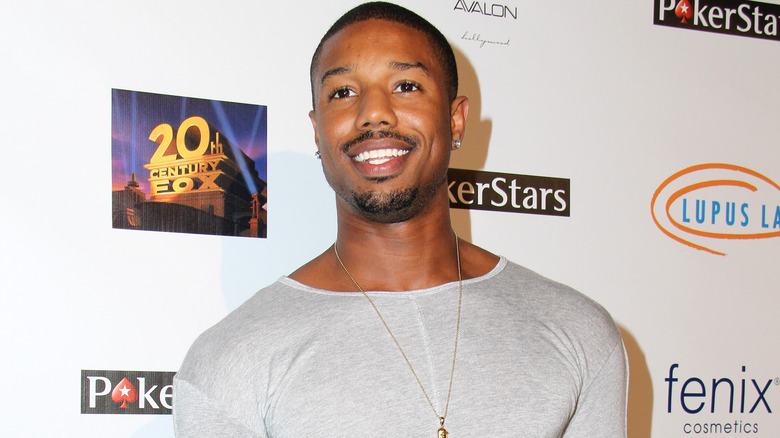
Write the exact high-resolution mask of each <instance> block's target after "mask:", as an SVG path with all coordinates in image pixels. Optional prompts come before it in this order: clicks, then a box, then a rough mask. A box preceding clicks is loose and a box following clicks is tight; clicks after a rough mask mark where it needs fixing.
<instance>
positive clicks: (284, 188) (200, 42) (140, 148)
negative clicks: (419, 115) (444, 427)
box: [0, 0, 780, 438]
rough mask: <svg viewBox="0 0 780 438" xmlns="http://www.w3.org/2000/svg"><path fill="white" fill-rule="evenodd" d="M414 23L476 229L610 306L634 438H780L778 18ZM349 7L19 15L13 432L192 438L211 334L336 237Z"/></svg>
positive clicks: (456, 16) (518, 3) (184, 6)
mask: <svg viewBox="0 0 780 438" xmlns="http://www.w3.org/2000/svg"><path fill="white" fill-rule="evenodd" d="M401 3H402V4H403V5H404V6H407V7H410V8H411V9H413V10H415V11H417V12H418V13H420V14H421V15H423V16H424V17H426V18H428V19H430V20H431V21H432V22H433V23H434V24H435V25H436V26H438V27H439V28H440V29H441V30H442V32H443V33H444V35H445V36H446V37H447V38H448V39H449V40H450V42H451V43H452V45H453V47H454V48H455V52H456V56H457V58H458V62H459V69H460V76H461V90H460V92H461V94H465V95H467V96H469V98H470V100H471V113H470V119H469V122H468V127H467V132H466V137H465V139H464V145H463V148H462V149H460V150H459V151H457V152H455V153H454V156H453V159H452V163H451V167H452V169H451V171H450V181H449V195H450V203H451V206H452V217H453V223H454V226H455V229H456V231H457V232H458V234H460V235H461V236H463V237H464V238H466V239H468V240H470V241H472V242H474V243H476V244H478V245H480V246H483V247H485V248H487V249H489V250H491V251H493V252H495V253H498V254H502V255H505V256H507V257H508V258H509V259H511V260H514V261H516V262H518V263H520V264H523V265H525V266H527V267H529V268H531V269H533V270H536V271H538V272H540V273H541V274H543V275H545V276H548V277H551V278H554V279H556V280H559V281H561V282H564V283H567V284H569V285H571V286H573V287H575V288H577V289H579V290H580V291H582V292H584V293H585V294H587V295H589V296H591V297H592V298H594V299H596V300H597V301H599V302H600V303H602V304H603V305H604V306H605V307H606V308H607V309H608V310H609V311H610V312H611V313H612V315H613V317H614V318H615V320H616V322H617V323H618V325H619V326H620V329H621V330H622V332H623V338H624V341H625V344H626V347H627V350H628V354H629V362H630V367H631V377H630V379H631V380H630V400H629V436H630V437H631V438H649V437H651V436H652V437H664V438H666V437H688V436H692V437H694V436H696V437H708V436H718V437H722V436H735V437H737V436H738V437H753V436H756V437H766V438H770V437H777V436H780V417H777V416H778V415H780V352H779V351H778V347H777V345H778V341H777V336H778V333H780V323H779V322H778V321H780V318H778V317H777V313H778V311H779V307H780V297H779V296H778V289H779V288H778V282H777V272H778V262H780V186H779V185H778V184H779V183H780V160H779V159H778V150H780V149H779V148H778V146H780V123H779V122H778V120H779V119H780V117H779V116H780V87H779V86H778V84H777V78H778V77H780V36H779V35H778V34H779V33H780V29H778V21H779V20H780V5H778V4H777V3H779V2H774V3H767V2H754V1H748V0H634V1H630V2H629V1H618V0H609V1H562V0H546V1H536V0H500V1H490V2H477V1H470V0H435V1H412V0H404V1H402V2H401ZM355 4H356V2H354V1H351V0H334V1H330V2H328V3H327V4H323V3H322V2H318V1H314V0H297V1H293V2H254V3H248V2H230V1H229V2H181V1H176V2H162V3H161V2H102V3H99V2H53V1H45V2H27V3H23V2H22V3H19V2H17V3H15V4H7V5H5V6H4V7H3V13H2V14H0V33H2V39H3V44H2V49H0V53H1V54H2V64H3V71H4V75H3V77H4V80H3V81H2V85H0V87H2V90H3V92H2V97H3V98H2V105H0V121H1V123H2V125H1V126H2V128H3V129H2V138H3V141H2V143H3V157H4V158H3V166H2V167H3V170H2V185H1V186H0V187H2V188H1V189H0V190H2V197H0V199H1V200H2V208H0V216H1V217H2V226H1V227H0V233H2V247H3V250H2V252H1V253H0V254H2V255H0V257H2V263H0V278H1V279H2V280H1V281H2V284H3V287H2V296H3V305H2V306H0V327H1V330H0V333H1V334H0V336H2V345H1V346H2V351H3V357H4V358H5V360H4V366H3V372H2V375H0V384H1V385H2V386H0V390H1V391H2V394H3V397H1V398H0V404H2V420H0V424H1V426H0V434H1V435H3V436H8V437H40V436H78V437H101V438H102V437H106V436H111V437H131V438H142V437H144V438H145V437H151V436H154V437H173V429H172V422H171V416H170V412H171V406H172V403H173V400H174V399H175V398H176V394H175V393H174V392H173V387H172V386H171V380H172V377H173V374H174V372H175V371H176V370H177V369H178V367H179V364H180V363H181V361H182V359H183V357H184V354H185V353H186V351H187V348H188V347H189V345H190V344H191V343H192V341H193V340H194V339H195V338H196V336H197V335H198V334H199V333H201V332H202V331H203V330H205V329H206V328H208V327H209V326H211V325H212V324H214V323H215V322H217V321H218V320H220V319H221V318H222V317H224V316H225V315H226V314H227V313H228V312H229V311H230V310H232V309H234V308H235V307H236V306H238V305H239V304H240V303H241V302H243V301H244V300H245V299H247V298H248V297H249V296H251V295H252V294H253V293H254V292H255V291H257V290H258V289H260V288H261V287H263V286H264V285H267V284H269V283H271V282H272V281H274V280H275V279H276V278H278V277H279V276H280V275H283V274H286V273H289V272H291V271H292V270H294V269H295V268H296V267H298V266H300V265H301V264H303V263H304V262H306V261H307V260H309V259H310V258H312V257H314V256H315V255H317V254H319V253H320V252H321V251H323V250H324V249H325V248H327V247H328V246H329V245H330V243H331V242H332V241H333V239H334V237H335V230H336V223H335V211H334V210H335V209H334V201H333V198H334V195H333V193H332V191H331V190H330V189H329V188H328V187H327V185H326V183H325V180H324V178H323V176H322V172H321V168H320V164H319V162H318V161H317V160H316V158H315V157H314V155H313V152H314V150H315V146H314V141H313V140H314V139H313V133H312V129H311V125H310V122H309V119H308V116H307V113H308V111H309V109H310V108H311V97H310V94H309V93H310V89H309V76H308V68H309V61H310V57H311V54H312V52H313V51H314V48H315V47H316V45H317V43H318V41H319V39H320V37H321V35H322V34H323V33H324V32H325V30H326V29H327V28H328V27H329V26H330V24H331V23H332V22H333V21H334V20H335V19H336V18H337V17H338V16H340V15H341V14H342V13H343V12H345V11H346V10H348V9H349V8H350V7H352V6H354V5H355ZM518 378H522V370H518Z"/></svg>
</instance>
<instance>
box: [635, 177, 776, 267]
mask: <svg viewBox="0 0 780 438" xmlns="http://www.w3.org/2000/svg"><path fill="white" fill-rule="evenodd" d="M650 208H651V213H652V216H653V221H655V224H656V226H657V227H658V228H659V229H660V230H661V231H662V232H663V233H664V234H666V235H667V236H668V237H670V238H672V239H674V240H675V241H677V242H680V243H682V244H684V245H688V246H690V247H692V248H696V249H699V250H702V251H707V252H710V253H712V254H718V255H725V252H724V250H723V249H722V248H721V246H722V243H723V242H725V241H750V240H753V239H766V238H772V237H780V186H779V185H778V184H777V183H775V182H774V181H772V180H771V179H769V178H768V177H766V176H764V175H762V174H760V173H758V172H756V171H754V170H751V169H748V168H745V167H741V166H736V165H732V164H723V163H712V164H700V165H697V166H692V167H688V168H687V169H683V170H681V171H679V172H677V173H675V174H674V175H672V176H670V177H669V178H667V179H666V180H665V181H664V182H663V183H661V185H660V186H659V187H658V189H657V190H656V191H655V193H654V194H653V199H652V201H651V203H650Z"/></svg>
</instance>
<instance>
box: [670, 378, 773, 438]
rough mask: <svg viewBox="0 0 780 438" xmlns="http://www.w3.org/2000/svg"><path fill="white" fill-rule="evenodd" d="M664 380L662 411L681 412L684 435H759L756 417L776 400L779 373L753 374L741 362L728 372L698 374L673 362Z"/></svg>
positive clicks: (770, 411) (769, 411)
mask: <svg viewBox="0 0 780 438" xmlns="http://www.w3.org/2000/svg"><path fill="white" fill-rule="evenodd" d="M664 382H665V384H666V413H667V414H684V415H685V417H686V418H685V419H684V420H683V421H682V422H681V425H680V429H681V430H682V432H683V433H684V434H685V435H715V434H726V435H730V436H731V435H743V434H744V435H748V436H761V435H759V434H760V432H761V430H762V428H761V426H762V424H761V421H760V420H761V419H766V418H767V417H766V414H773V413H774V411H773V409H775V408H776V405H777V404H778V403H780V401H779V400H778V399H779V398H780V397H778V396H779V395H780V388H778V386H780V377H772V376H769V377H767V376H757V375H756V373H754V372H752V371H750V370H749V369H748V367H747V366H744V365H743V366H739V367H735V368H734V370H733V372H731V373H729V374H728V375H700V374H697V373H696V371H695V370H691V369H690V367H687V366H685V365H684V364H683V365H681V364H678V363H675V364H672V365H671V366H670V367H669V372H668V374H667V377H666V378H665V379H664Z"/></svg>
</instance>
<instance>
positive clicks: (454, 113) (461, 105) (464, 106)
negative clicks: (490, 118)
mask: <svg viewBox="0 0 780 438" xmlns="http://www.w3.org/2000/svg"><path fill="white" fill-rule="evenodd" d="M468 117H469V98H468V97H466V96H458V97H456V98H455V100H453V101H452V103H451V104H450V130H451V132H452V139H453V140H460V141H463V136H464V135H465V133H466V119H468Z"/></svg>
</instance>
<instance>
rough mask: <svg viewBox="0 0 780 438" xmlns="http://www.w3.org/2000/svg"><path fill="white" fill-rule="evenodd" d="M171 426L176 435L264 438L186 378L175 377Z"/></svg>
mask: <svg viewBox="0 0 780 438" xmlns="http://www.w3.org/2000/svg"><path fill="white" fill-rule="evenodd" d="M173 428H174V431H175V434H176V438H195V437H197V438H224V437H230V438H266V434H265V432H264V431H262V430H260V431H252V430H250V429H249V427H247V426H246V425H245V424H244V423H243V422H241V421H240V420H238V419H237V418H235V417H233V416H232V415H230V413H229V412H227V411H226V410H225V409H224V408H223V407H222V406H220V405H219V403H217V402H216V401H214V400H212V399H210V398H209V397H208V396H207V395H206V394H204V393H203V392H202V391H200V390H199V389H198V388H196V387H195V386H193V385H192V384H190V383H189V382H187V381H184V380H180V379H174V399H173Z"/></svg>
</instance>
